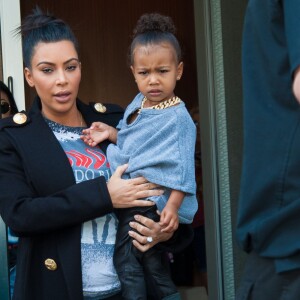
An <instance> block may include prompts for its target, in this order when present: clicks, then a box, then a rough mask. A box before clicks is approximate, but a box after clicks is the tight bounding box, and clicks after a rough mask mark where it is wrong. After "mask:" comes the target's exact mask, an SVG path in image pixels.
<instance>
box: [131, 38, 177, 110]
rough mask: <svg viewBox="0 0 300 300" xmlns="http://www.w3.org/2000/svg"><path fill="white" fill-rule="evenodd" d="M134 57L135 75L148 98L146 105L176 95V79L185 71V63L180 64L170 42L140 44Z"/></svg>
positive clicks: (141, 90) (140, 88)
mask: <svg viewBox="0 0 300 300" xmlns="http://www.w3.org/2000/svg"><path fill="white" fill-rule="evenodd" d="M133 58H134V62H133V65H132V66H131V70H132V73H133V76H134V78H135V81H136V83H137V85H138V89H139V91H140V92H141V93H142V94H143V95H144V96H146V97H147V99H148V101H147V102H146V103H145V107H147V106H153V105H156V104H158V103H160V102H162V101H165V100H168V99H170V98H172V97H173V96H174V88H175V86H176V81H177V80H179V79H180V78H181V75H182V72H183V63H182V62H180V63H179V64H178V62H177V59H176V54H175V50H174V48H173V47H172V46H171V45H170V44H168V43H164V44H158V45H146V46H142V45H138V46H137V47H136V48H135V50H134V56H133Z"/></svg>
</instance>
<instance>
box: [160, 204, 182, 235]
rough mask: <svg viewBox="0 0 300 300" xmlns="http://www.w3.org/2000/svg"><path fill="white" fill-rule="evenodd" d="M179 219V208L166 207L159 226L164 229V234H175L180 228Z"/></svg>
mask: <svg viewBox="0 0 300 300" xmlns="http://www.w3.org/2000/svg"><path fill="white" fill-rule="evenodd" d="M178 224H179V218H178V213H177V208H176V207H175V206H172V205H168V204H167V205H166V206H165V208H164V209H163V211H162V212H161V215H160V221H159V225H160V226H162V227H163V229H162V230H161V231H162V232H169V233H171V232H174V231H175V230H176V229H177V228H178Z"/></svg>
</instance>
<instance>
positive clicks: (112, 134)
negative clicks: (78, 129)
mask: <svg viewBox="0 0 300 300" xmlns="http://www.w3.org/2000/svg"><path fill="white" fill-rule="evenodd" d="M82 134H83V135H82V136H81V137H80V138H81V139H82V140H83V141H84V142H85V143H86V144H87V145H89V146H91V147H95V146H96V145H98V144H99V143H101V142H103V141H105V140H107V139H108V140H109V141H111V142H113V143H116V141H117V130H116V129H115V128H114V127H112V126H109V125H107V124H105V123H102V122H94V123H92V125H91V127H90V128H87V129H84V130H82Z"/></svg>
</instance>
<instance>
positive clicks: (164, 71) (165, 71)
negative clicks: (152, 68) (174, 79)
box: [160, 69, 169, 73]
mask: <svg viewBox="0 0 300 300" xmlns="http://www.w3.org/2000/svg"><path fill="white" fill-rule="evenodd" d="M167 72H169V70H165V69H163V70H160V73H167Z"/></svg>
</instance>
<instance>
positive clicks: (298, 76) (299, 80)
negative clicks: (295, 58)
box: [293, 67, 300, 103]
mask: <svg viewBox="0 0 300 300" xmlns="http://www.w3.org/2000/svg"><path fill="white" fill-rule="evenodd" d="M293 93H294V96H295V98H296V99H297V101H298V102H299V103H300V67H298V68H297V69H296V71H295V72H294V80H293Z"/></svg>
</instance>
